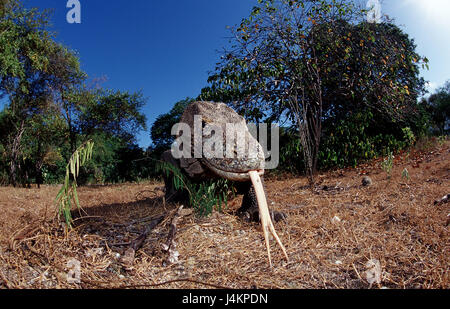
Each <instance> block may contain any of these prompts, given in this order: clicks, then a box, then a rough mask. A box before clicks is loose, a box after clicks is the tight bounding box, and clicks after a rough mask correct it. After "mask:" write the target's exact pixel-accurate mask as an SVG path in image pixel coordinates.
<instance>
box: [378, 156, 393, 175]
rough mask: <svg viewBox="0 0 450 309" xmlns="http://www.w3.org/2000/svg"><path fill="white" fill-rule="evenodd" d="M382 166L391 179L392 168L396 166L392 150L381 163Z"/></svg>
mask: <svg viewBox="0 0 450 309" xmlns="http://www.w3.org/2000/svg"><path fill="white" fill-rule="evenodd" d="M380 166H381V169H382V170H383V171H384V172H385V173H386V174H387V175H388V178H389V179H390V178H391V176H392V174H391V173H392V168H393V167H394V154H393V153H392V152H389V154H388V156H387V158H386V159H384V160H383V162H381V163H380Z"/></svg>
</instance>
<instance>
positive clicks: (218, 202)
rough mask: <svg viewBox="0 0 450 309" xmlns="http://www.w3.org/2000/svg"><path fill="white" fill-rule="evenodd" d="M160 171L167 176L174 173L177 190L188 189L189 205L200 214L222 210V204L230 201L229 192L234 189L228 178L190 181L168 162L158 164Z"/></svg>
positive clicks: (204, 214)
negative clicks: (197, 181)
mask: <svg viewBox="0 0 450 309" xmlns="http://www.w3.org/2000/svg"><path fill="white" fill-rule="evenodd" d="M157 170H158V172H161V173H164V174H165V175H166V176H167V177H168V176H169V175H173V176H174V177H173V185H174V187H175V189H176V190H186V191H187V192H188V195H189V205H190V206H191V207H193V208H194V210H195V212H196V213H197V215H199V216H208V215H210V214H211V213H212V212H213V210H214V208H216V209H217V210H218V211H222V205H225V206H226V205H227V203H228V193H229V192H230V190H233V188H232V184H231V183H230V182H229V181H228V180H226V179H222V178H221V179H215V180H208V181H203V182H201V183H194V182H192V181H190V180H189V179H188V178H187V177H186V176H185V175H184V174H183V173H182V172H181V170H180V169H178V168H177V167H175V166H173V165H172V164H169V163H167V162H159V163H158V164H157Z"/></svg>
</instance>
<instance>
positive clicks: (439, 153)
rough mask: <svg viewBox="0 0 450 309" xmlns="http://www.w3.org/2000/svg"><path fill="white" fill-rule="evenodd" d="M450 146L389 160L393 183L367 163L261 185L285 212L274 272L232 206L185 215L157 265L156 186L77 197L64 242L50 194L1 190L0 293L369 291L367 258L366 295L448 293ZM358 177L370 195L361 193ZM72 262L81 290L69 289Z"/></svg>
mask: <svg viewBox="0 0 450 309" xmlns="http://www.w3.org/2000/svg"><path fill="white" fill-rule="evenodd" d="M449 146H450V143H448V142H447V143H446V144H445V145H444V146H442V147H439V148H436V149H434V151H433V152H430V151H428V152H426V153H411V154H410V155H409V156H406V154H405V155H403V157H401V158H400V157H398V158H396V161H395V164H394V169H393V172H392V178H391V179H388V178H387V175H386V173H385V172H383V171H382V170H381V169H380V167H379V161H378V162H377V161H374V162H372V163H371V164H366V165H364V166H361V167H359V168H357V169H347V170H338V171H333V172H329V173H326V174H324V175H320V181H321V186H320V189H318V190H317V191H316V192H314V193H313V192H311V191H310V190H309V189H308V188H307V186H306V185H307V181H306V179H304V178H289V177H286V178H284V179H271V180H266V185H267V189H268V197H269V199H268V200H269V205H271V208H272V209H276V210H280V211H284V212H286V213H287V214H288V215H289V217H288V219H287V221H286V222H283V223H278V224H276V229H277V232H278V234H279V236H280V238H281V239H282V241H283V243H284V245H285V246H286V249H287V251H288V254H289V257H290V261H289V262H286V261H285V260H284V259H283V255H282V252H281V251H280V250H279V248H278V247H277V246H276V244H275V242H274V241H272V254H273V263H274V268H273V269H270V268H269V266H268V261H267V255H266V250H265V247H264V241H263V234H262V232H261V230H260V228H259V225H258V224H248V223H245V222H241V221H240V220H239V219H238V218H237V217H236V216H234V211H235V210H237V208H238V207H239V205H240V202H241V198H240V197H238V198H236V199H234V200H232V201H231V202H230V203H229V206H228V209H226V210H225V213H214V214H213V215H212V216H211V217H209V218H203V219H200V218H196V217H195V216H192V215H190V216H185V217H183V218H182V219H181V221H180V222H179V224H178V233H177V236H176V242H177V245H178V248H177V249H178V251H179V253H180V257H179V259H180V262H179V263H178V264H175V265H165V263H164V261H165V260H166V257H167V256H166V254H165V253H163V251H162V250H161V244H162V243H164V242H165V241H166V238H167V233H168V225H169V223H170V219H171V215H172V214H173V213H174V211H175V210H176V209H177V205H165V203H164V201H163V199H162V195H163V193H162V191H161V189H162V184H159V183H154V184H152V183H148V184H140V185H132V184H127V185H118V186H105V187H85V188H80V189H79V196H80V202H81V204H82V205H83V206H84V209H85V211H86V213H87V215H86V214H84V216H85V217H84V218H79V219H76V222H75V223H76V228H75V229H74V230H73V231H71V232H69V233H68V234H66V233H64V229H63V228H62V227H61V226H60V224H59V223H58V222H57V221H56V220H54V219H53V218H54V215H55V213H54V211H55V210H54V209H55V206H54V202H53V201H54V197H55V196H56V193H57V191H58V188H57V187H44V188H43V189H41V190H37V189H28V190H27V189H13V188H0V211H1V218H2V219H1V221H0V287H6V288H99V287H107V288H138V287H159V288H208V287H230V288H252V287H257V288H368V287H369V283H368V282H367V280H366V274H365V272H366V267H365V265H366V263H367V261H369V260H370V259H377V260H379V261H380V264H381V267H382V274H381V279H382V281H381V283H380V284H379V285H377V284H375V285H374V287H382V286H384V287H389V288H445V289H448V288H449V287H450V284H449V282H450V281H449V273H448V271H449V265H450V263H449V237H448V236H449V235H448V226H447V215H448V214H449V213H450V209H449V204H442V205H434V201H435V200H436V199H438V198H440V197H442V196H443V195H444V194H448V193H450V192H449V191H450V190H449V189H450V186H449V180H450V165H449V162H450V147H449ZM404 168H407V169H408V171H409V174H410V176H411V179H410V180H406V179H404V178H402V176H401V175H402V171H403V170H404ZM363 174H368V175H370V177H371V178H372V179H373V182H374V183H373V185H372V186H370V187H362V186H361V179H362V175H363ZM279 178H280V177H279ZM160 214H165V215H166V216H167V217H166V220H165V221H164V222H163V223H161V224H160V225H159V226H158V227H157V228H156V229H155V230H153V232H152V233H151V234H150V236H149V238H147V240H146V242H145V244H144V246H143V248H142V249H140V250H139V251H138V252H137V254H136V259H135V262H134V265H133V266H132V267H125V266H124V265H123V264H122V263H121V261H120V257H119V255H123V254H124V251H125V250H126V249H127V247H128V245H127V244H128V243H129V242H130V241H132V240H133V239H135V238H136V237H137V236H138V235H139V234H140V233H141V232H142V231H144V229H145V227H146V224H148V222H149V221H150V220H151V219H152V218H153V217H155V216H157V215H160ZM86 216H88V217H86ZM333 218H334V220H333ZM337 218H339V219H340V221H339V220H337ZM71 259H76V260H77V261H79V262H80V263H81V283H75V284H71V283H68V281H67V272H68V270H69V269H68V267H67V266H68V264H67V263H68V262H69V261H70V260H71Z"/></svg>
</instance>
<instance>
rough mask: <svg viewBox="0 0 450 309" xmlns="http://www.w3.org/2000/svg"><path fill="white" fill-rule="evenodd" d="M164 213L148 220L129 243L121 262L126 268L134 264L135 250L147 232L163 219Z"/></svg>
mask: <svg viewBox="0 0 450 309" xmlns="http://www.w3.org/2000/svg"><path fill="white" fill-rule="evenodd" d="M164 217H165V216H164V215H162V216H158V217H156V218H154V219H153V220H152V221H150V224H149V225H148V226H147V228H146V229H145V231H144V232H143V233H142V234H141V235H139V236H138V237H137V238H136V239H135V240H133V241H132V242H131V243H130V247H129V248H128V249H127V250H126V251H125V254H124V255H123V257H122V259H121V262H122V264H123V265H124V266H125V267H126V268H130V267H131V266H133V264H134V257H135V255H136V251H137V250H139V249H140V248H141V247H142V245H143V244H144V241H145V239H147V236H148V234H150V232H151V231H152V230H153V229H154V228H155V227H156V226H157V225H158V224H160V223H161V221H162V220H163V219H164Z"/></svg>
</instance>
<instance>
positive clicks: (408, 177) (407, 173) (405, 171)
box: [402, 167, 411, 180]
mask: <svg viewBox="0 0 450 309" xmlns="http://www.w3.org/2000/svg"><path fill="white" fill-rule="evenodd" d="M402 179H406V180H410V179H411V177H410V176H409V172H408V169H407V168H406V167H405V169H404V170H403V172H402Z"/></svg>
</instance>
